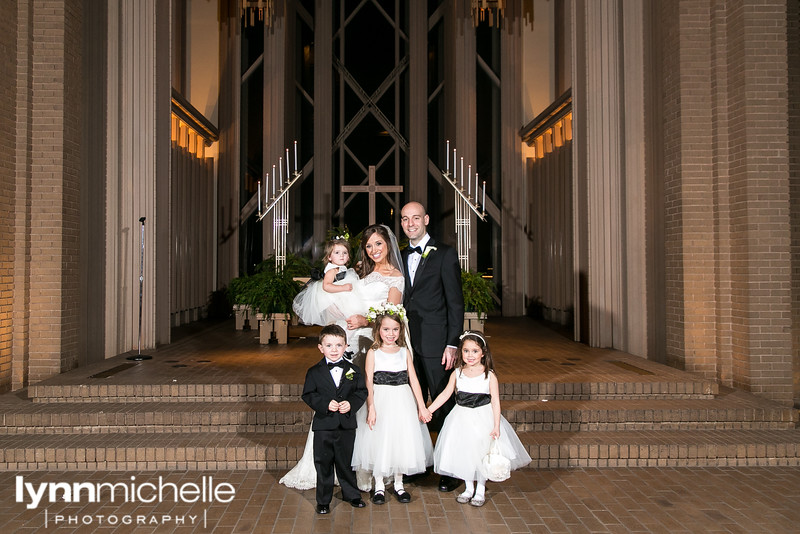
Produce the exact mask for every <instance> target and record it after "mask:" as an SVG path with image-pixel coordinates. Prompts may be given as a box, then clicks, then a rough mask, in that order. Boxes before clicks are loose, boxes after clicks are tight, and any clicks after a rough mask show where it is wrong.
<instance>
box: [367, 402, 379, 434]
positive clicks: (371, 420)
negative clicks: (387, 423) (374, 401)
mask: <svg viewBox="0 0 800 534" xmlns="http://www.w3.org/2000/svg"><path fill="white" fill-rule="evenodd" d="M377 420H378V416H377V414H376V413H375V408H374V407H371V408H369V409H368V410H367V426H368V427H369V429H370V430H372V427H374V426H375V421H377Z"/></svg>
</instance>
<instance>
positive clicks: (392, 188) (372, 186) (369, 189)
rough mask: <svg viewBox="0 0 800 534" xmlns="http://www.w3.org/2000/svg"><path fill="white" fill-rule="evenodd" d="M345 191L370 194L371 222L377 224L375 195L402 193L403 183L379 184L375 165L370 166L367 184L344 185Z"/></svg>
mask: <svg viewBox="0 0 800 534" xmlns="http://www.w3.org/2000/svg"><path fill="white" fill-rule="evenodd" d="M342 192H343V193H367V194H369V224H375V195H376V194H377V193H402V192H403V186H402V185H378V184H377V183H376V182H375V166H374V165H370V166H369V175H368V176H367V184H366V185H364V184H361V185H343V186H342Z"/></svg>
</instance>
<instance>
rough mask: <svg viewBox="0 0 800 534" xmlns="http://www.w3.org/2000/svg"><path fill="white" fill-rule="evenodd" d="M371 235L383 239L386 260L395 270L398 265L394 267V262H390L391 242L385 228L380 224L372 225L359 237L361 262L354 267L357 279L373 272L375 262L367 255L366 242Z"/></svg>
mask: <svg viewBox="0 0 800 534" xmlns="http://www.w3.org/2000/svg"><path fill="white" fill-rule="evenodd" d="M373 234H378V235H379V236H380V238H381V239H383V242H384V245H385V247H386V260H387V261H388V262H389V264H391V265H392V266H393V267H395V268H396V269H397V268H399V266H398V265H395V262H394V261H393V260H392V254H391V243H392V240H391V238H390V237H389V232H388V230H387V228H386V226H384V225H382V224H373V225H371V226H367V227H366V228H365V229H364V232H363V234H362V235H361V245H360V246H359V249H360V252H361V261H360V262H359V264H358V266H357V267H356V272H357V273H358V276H359V278H364V277H365V276H367V275H368V274H369V273H371V272H372V271H374V270H375V261H373V259H372V258H371V257H370V256H369V254H367V241H369V238H370V237H372V235H373Z"/></svg>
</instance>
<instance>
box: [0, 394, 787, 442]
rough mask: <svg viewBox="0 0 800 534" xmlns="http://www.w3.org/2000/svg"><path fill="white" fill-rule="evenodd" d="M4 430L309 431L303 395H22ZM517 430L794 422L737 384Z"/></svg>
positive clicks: (555, 413)
mask: <svg viewBox="0 0 800 534" xmlns="http://www.w3.org/2000/svg"><path fill="white" fill-rule="evenodd" d="M0 409H2V415H0V434H23V433H30V434H91V433H124V432H128V433H137V434H142V433H151V434H152V433H173V434H174V433H182V432H200V431H204V432H262V433H281V432H304V431H305V430H306V429H308V426H309V425H310V423H311V410H310V409H309V408H308V406H306V404H305V403H303V402H298V401H294V402H264V401H251V402H213V403H212V402H208V403H191V402H182V403H174V402H161V403H158V402H143V403H99V402H85V403H81V404H76V403H73V404H70V405H58V404H52V403H47V404H45V403H32V402H30V401H25V400H22V399H17V400H16V401H9V400H7V401H5V402H3V403H1V404H0ZM502 409H503V415H504V416H505V417H506V419H508V421H509V422H510V423H511V424H512V425H513V426H514V427H515V428H516V429H517V430H518V431H537V432H549V431H566V432H577V431H615V430H617V431H621V430H668V429H674V430H695V429H775V430H778V429H791V428H794V427H795V426H796V423H797V421H796V418H797V413H796V411H794V410H793V409H791V408H787V407H781V406H779V405H777V404H774V403H770V402H768V401H763V400H760V399H757V398H755V397H753V396H752V395H746V394H741V393H739V392H735V391H732V390H726V392H725V393H724V394H723V395H721V396H720V397H719V398H717V399H708V400H707V399H699V400H697V399H691V400H658V399H639V400H595V401H565V400H562V401H547V402H545V401H523V400H511V401H504V402H503V403H502Z"/></svg>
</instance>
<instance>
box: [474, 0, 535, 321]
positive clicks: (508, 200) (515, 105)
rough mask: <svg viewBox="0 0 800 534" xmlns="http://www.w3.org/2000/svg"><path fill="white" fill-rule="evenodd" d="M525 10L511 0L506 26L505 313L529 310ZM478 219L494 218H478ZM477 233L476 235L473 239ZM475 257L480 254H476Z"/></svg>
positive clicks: (503, 59) (503, 96)
mask: <svg viewBox="0 0 800 534" xmlns="http://www.w3.org/2000/svg"><path fill="white" fill-rule="evenodd" d="M523 23H524V19H523V17H522V10H521V6H520V3H519V2H511V3H509V5H508V7H507V9H506V13H505V17H504V19H503V22H502V29H501V30H500V35H501V36H500V39H501V44H500V50H501V59H500V76H501V81H500V114H501V120H500V147H501V149H500V172H501V176H502V178H501V180H500V181H501V183H502V187H501V194H502V228H503V231H502V244H503V247H502V252H501V254H500V256H501V258H502V260H501V262H502V276H501V280H502V281H503V287H502V288H501V291H502V295H503V314H504V315H509V316H516V315H524V314H525V312H526V310H525V298H524V285H525V284H524V279H525V273H526V271H527V269H528V268H529V266H527V265H526V264H525V259H526V258H525V250H526V248H527V247H528V237H527V235H526V232H525V222H526V221H527V218H528V215H527V193H526V185H527V181H526V179H525V172H524V170H525V168H524V166H523V163H522V162H523V157H522V140H521V139H520V137H519V127H520V125H521V124H523V122H524V120H525V119H524V113H523V111H522V102H521V99H520V98H519V96H518V94H519V88H520V87H521V85H522V84H521V78H522V72H521V69H522V67H521V64H522V24H523ZM477 224H491V222H488V223H483V222H481V221H478V222H477ZM475 239H476V236H474V235H473V242H474V240H475ZM471 259H472V262H473V263H474V261H475V259H476V258H475V257H474V255H473V257H472V258H471Z"/></svg>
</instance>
